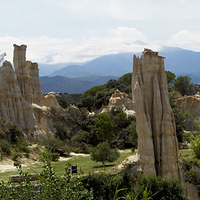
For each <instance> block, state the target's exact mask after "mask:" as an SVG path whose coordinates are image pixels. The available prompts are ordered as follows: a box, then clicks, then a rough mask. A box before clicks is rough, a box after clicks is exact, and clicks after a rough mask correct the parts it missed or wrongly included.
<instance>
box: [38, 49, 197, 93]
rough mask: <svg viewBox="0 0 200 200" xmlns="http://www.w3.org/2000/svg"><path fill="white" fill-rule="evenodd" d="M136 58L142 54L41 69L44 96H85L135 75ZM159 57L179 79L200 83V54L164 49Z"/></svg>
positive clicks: (43, 66)
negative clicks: (187, 77)
mask: <svg viewBox="0 0 200 200" xmlns="http://www.w3.org/2000/svg"><path fill="white" fill-rule="evenodd" d="M134 54H135V55H136V56H140V55H141V54H142V53H119V54H113V55H106V56H101V57H98V58H96V59H93V60H91V61H89V62H86V63H81V64H80V63H60V64H57V65H56V64H55V65H39V67H40V76H41V75H46V76H45V77H40V81H41V87H42V90H43V92H44V93H46V92H50V91H54V92H67V93H82V92H84V91H85V90H87V89H89V88H91V87H92V86H95V85H101V84H104V83H106V82H107V81H108V80H110V79H117V78H118V77H121V76H122V75H123V74H126V73H129V72H132V71H133V69H132V66H133V55H134ZM159 55H161V56H164V57H165V69H166V70H167V71H172V72H173V73H175V74H176V76H180V75H184V76H190V77H191V78H192V82H193V83H200V52H194V51H190V50H186V49H181V48H174V47H164V48H163V50H161V51H160V52H159ZM53 69H54V70H55V69H56V70H55V71H54V70H53ZM47 76H48V77H47Z"/></svg>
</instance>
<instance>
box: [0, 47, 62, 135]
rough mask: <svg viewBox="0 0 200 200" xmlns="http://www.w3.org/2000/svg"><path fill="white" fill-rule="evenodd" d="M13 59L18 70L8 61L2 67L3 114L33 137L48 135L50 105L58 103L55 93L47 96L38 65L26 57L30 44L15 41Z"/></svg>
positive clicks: (0, 99) (0, 114) (0, 98)
mask: <svg viewBox="0 0 200 200" xmlns="http://www.w3.org/2000/svg"><path fill="white" fill-rule="evenodd" d="M13 63H14V68H15V71H14V70H13V67H12V65H11V63H10V62H8V61H5V62H4V63H3V66H2V67H0V117H2V118H3V119H4V120H6V121H9V122H10V123H14V124H17V125H19V126H20V127H21V128H22V129H23V131H24V132H25V134H26V135H27V136H29V137H34V138H35V137H45V136H47V135H48V134H51V128H52V122H51V119H49V118H48V116H47V115H46V114H45V111H46V110H47V107H46V106H50V105H55V106H58V104H57V101H56V99H55V97H52V94H51V98H50V97H47V98H45V97H44V95H43V93H42V91H41V88H40V82H39V74H38V65H37V63H32V62H30V61H26V45H21V46H17V45H14V59H13ZM49 99H50V101H49ZM53 99H54V100H53Z"/></svg>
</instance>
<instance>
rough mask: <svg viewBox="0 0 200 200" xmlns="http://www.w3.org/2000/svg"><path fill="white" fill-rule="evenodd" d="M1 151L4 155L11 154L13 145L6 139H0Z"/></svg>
mask: <svg viewBox="0 0 200 200" xmlns="http://www.w3.org/2000/svg"><path fill="white" fill-rule="evenodd" d="M0 152H1V154H2V155H7V156H9V155H10V154H11V145H10V143H9V142H7V141H6V140H0Z"/></svg>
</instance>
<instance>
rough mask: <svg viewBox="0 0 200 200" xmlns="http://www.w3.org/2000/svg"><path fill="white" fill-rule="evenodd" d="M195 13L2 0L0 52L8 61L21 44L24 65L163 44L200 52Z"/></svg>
mask: <svg viewBox="0 0 200 200" xmlns="http://www.w3.org/2000/svg"><path fill="white" fill-rule="evenodd" d="M199 9H200V0H56V1H55V0H54V1H53V0H28V1H27V0H18V1H16V0H6V1H2V2H1V6H0V19H1V31H0V51H1V52H0V53H3V52H6V53H7V56H6V58H5V59H7V60H9V61H12V53H13V44H14V43H15V44H18V45H20V44H26V45H27V46H28V48H27V59H28V60H32V61H34V62H38V63H59V62H83V61H87V60H91V59H93V58H95V57H98V56H101V55H105V54H112V53H119V52H141V51H142V50H143V48H144V47H147V48H151V49H153V50H155V51H159V50H160V49H161V48H162V46H163V45H166V46H176V47H181V48H185V49H190V50H194V51H200V12H199V11H200V10H199ZM138 41H142V42H144V43H145V45H142V44H141V43H140V42H138Z"/></svg>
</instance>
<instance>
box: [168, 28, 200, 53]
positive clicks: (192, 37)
mask: <svg viewBox="0 0 200 200" xmlns="http://www.w3.org/2000/svg"><path fill="white" fill-rule="evenodd" d="M168 45H169V46H178V47H182V48H187V49H191V50H194V51H199V46H200V32H190V31H188V30H181V31H179V32H178V33H177V34H176V35H174V36H173V37H172V38H171V40H170V41H168Z"/></svg>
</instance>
